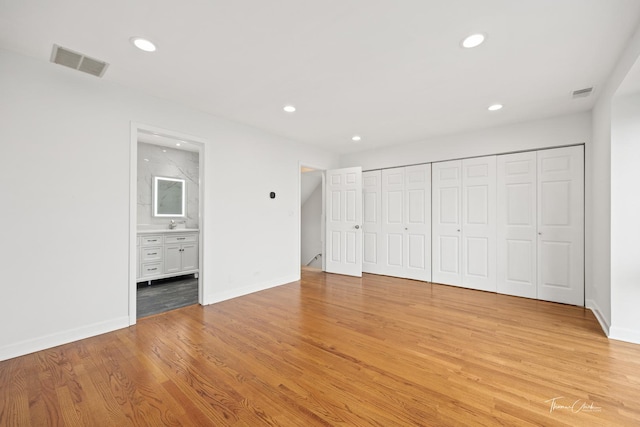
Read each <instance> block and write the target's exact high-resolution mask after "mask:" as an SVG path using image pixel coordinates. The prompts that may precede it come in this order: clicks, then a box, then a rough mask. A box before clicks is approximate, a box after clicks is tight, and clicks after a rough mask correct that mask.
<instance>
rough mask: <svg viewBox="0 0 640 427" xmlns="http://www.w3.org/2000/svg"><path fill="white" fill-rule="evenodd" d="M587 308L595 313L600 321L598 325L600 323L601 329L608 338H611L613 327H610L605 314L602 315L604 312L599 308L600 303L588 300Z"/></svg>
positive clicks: (586, 302)
mask: <svg viewBox="0 0 640 427" xmlns="http://www.w3.org/2000/svg"><path fill="white" fill-rule="evenodd" d="M585 306H586V307H587V308H588V309H590V310H591V311H592V312H593V315H594V316H596V319H597V320H598V323H600V327H601V328H602V330H603V331H604V334H605V335H606V336H609V331H610V329H611V327H610V326H609V322H607V319H605V317H604V314H602V310H601V309H600V307H599V306H598V303H596V302H595V301H594V300H592V299H588V300H586V301H585Z"/></svg>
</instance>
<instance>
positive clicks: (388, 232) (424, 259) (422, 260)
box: [379, 164, 431, 281]
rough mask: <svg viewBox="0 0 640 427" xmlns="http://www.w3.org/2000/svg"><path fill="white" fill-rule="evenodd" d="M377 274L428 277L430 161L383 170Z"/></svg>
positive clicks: (424, 279) (429, 256)
mask: <svg viewBox="0 0 640 427" xmlns="http://www.w3.org/2000/svg"><path fill="white" fill-rule="evenodd" d="M381 177H382V209H381V219H382V224H381V227H380V229H381V238H380V239H379V240H380V243H381V245H380V260H381V261H382V262H381V263H380V266H379V271H380V274H385V275H388V276H395V277H404V278H407V279H415V280H422V281H430V280H431V165H429V164H424V165H417V166H407V167H402V168H393V169H385V170H383V171H382V176H381Z"/></svg>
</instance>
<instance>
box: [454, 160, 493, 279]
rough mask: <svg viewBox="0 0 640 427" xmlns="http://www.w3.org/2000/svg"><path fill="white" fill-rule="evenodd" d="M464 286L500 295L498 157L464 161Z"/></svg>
mask: <svg viewBox="0 0 640 427" xmlns="http://www.w3.org/2000/svg"><path fill="white" fill-rule="evenodd" d="M462 171H463V176H462V193H463V198H462V206H463V209H462V211H463V215H462V266H463V267H462V284H463V286H464V287H467V288H471V289H479V290H483V291H493V292H495V291H496V156H488V157H479V158H473V159H465V160H463V161H462Z"/></svg>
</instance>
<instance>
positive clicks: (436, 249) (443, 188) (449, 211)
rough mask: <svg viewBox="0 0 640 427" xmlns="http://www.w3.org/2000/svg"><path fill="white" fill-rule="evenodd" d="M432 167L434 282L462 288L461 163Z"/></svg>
mask: <svg viewBox="0 0 640 427" xmlns="http://www.w3.org/2000/svg"><path fill="white" fill-rule="evenodd" d="M431 167H432V185H433V190H432V191H433V196H432V219H433V222H432V233H433V239H432V254H433V265H432V266H431V268H432V276H433V281H434V282H436V283H445V284H449V285H457V286H461V285H462V271H461V266H462V259H461V256H460V255H461V238H462V233H461V229H462V215H461V214H462V161H461V160H453V161H449V162H439V163H433V165H432V166H431Z"/></svg>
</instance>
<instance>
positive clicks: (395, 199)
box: [380, 168, 406, 277]
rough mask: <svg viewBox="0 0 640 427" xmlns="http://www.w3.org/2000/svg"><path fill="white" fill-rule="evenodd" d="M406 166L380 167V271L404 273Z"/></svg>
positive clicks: (390, 274)
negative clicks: (382, 168) (381, 169)
mask: <svg viewBox="0 0 640 427" xmlns="http://www.w3.org/2000/svg"><path fill="white" fill-rule="evenodd" d="M404 173H405V168H393V169H384V170H383V171H382V225H381V231H382V233H381V236H380V242H381V246H380V261H381V263H380V272H381V274H386V275H388V276H395V277H405V264H406V261H405V253H404V248H405V224H404V223H405V201H404V178H405V177H404Z"/></svg>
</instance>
